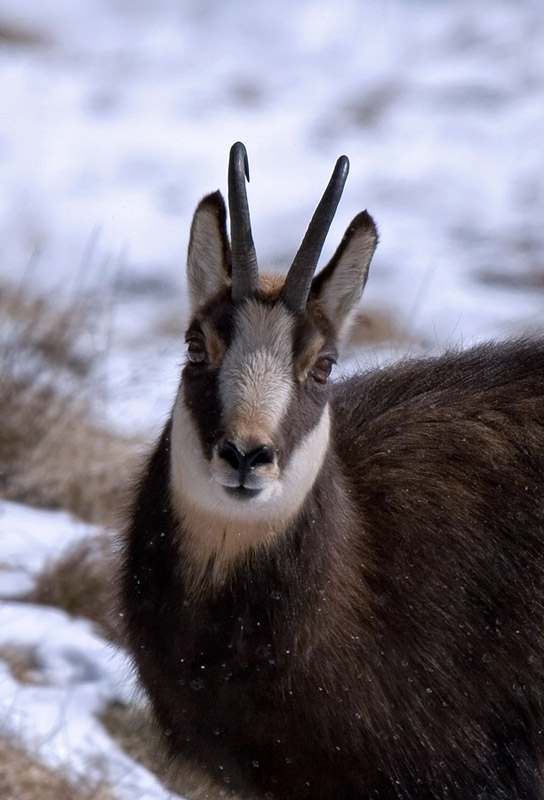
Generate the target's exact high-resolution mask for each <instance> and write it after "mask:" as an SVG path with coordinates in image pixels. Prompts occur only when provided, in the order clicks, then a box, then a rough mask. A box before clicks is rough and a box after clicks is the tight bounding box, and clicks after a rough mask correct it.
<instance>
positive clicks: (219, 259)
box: [173, 142, 377, 524]
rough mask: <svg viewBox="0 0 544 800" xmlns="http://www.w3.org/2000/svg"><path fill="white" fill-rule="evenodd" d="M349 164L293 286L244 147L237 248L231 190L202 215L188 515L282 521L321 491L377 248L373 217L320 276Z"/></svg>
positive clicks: (188, 417) (179, 448) (193, 301)
mask: <svg viewBox="0 0 544 800" xmlns="http://www.w3.org/2000/svg"><path fill="white" fill-rule="evenodd" d="M348 167H349V164H348V159H347V158H346V157H345V156H342V157H341V158H339V159H338V161H337V163H336V166H335V168H334V172H333V174H332V177H331V180H330V182H329V184H328V186H327V188H326V190H325V193H324V195H323V198H322V199H321V201H320V203H319V205H318V207H317V209H316V211H315V213H314V216H313V217H312V220H311V222H310V225H309V227H308V230H307V232H306V235H305V236H304V239H303V242H302V244H301V246H300V249H299V250H298V252H297V254H296V256H295V259H294V261H293V263H292V265H291V267H290V269H289V271H288V273H287V276H286V278H285V280H283V277H282V276H279V275H270V274H268V275H266V274H261V275H260V274H259V271H258V267H257V257H256V253H255V247H254V244H253V239H252V234H251V224H250V218H249V210H248V203H247V196H246V187H245V180H246V178H248V179H249V171H248V161H247V154H246V150H245V147H244V146H243V145H242V144H241V143H240V142H238V143H236V144H234V145H233V147H232V149H231V153H230V161H229V173H228V188H229V211H230V242H229V238H228V235H227V228H226V208H225V203H224V201H223V198H222V196H221V194H220V193H219V192H215V193H214V194H210V195H208V196H207V197H205V198H204V199H203V200H202V201H201V202H200V204H199V206H198V207H197V209H196V212H195V215H194V219H193V223H192V227H191V234H190V242H189V250H188V265H187V278H188V287H189V295H190V305H191V315H192V319H191V322H190V324H189V327H188V329H187V333H186V342H187V360H186V364H185V367H184V369H183V374H182V383H181V387H180V392H179V395H178V400H177V402H176V408H175V412H174V429H173V454H174V455H173V476H174V485H175V486H176V483H178V482H177V481H176V475H178V474H179V476H180V479H179V487H178V488H179V490H180V491H181V492H182V495H183V503H182V505H183V507H184V508H187V505H188V504H189V505H190V506H197V507H199V508H200V509H203V510H206V511H208V512H212V513H213V512H214V511H215V512H217V513H220V514H221V516H222V518H225V517H227V518H228V517H229V515H230V516H231V517H232V518H236V519H239V518H244V519H249V518H251V519H252V520H253V521H255V520H257V519H259V518H266V519H267V520H268V522H269V523H270V522H271V521H272V522H273V523H274V524H275V523H277V521H278V518H279V519H284V520H286V519H288V518H290V517H291V516H292V514H293V513H294V512H295V511H296V510H297V508H298V506H299V505H300V503H301V502H302V500H303V499H304V496H305V495H306V493H307V492H308V491H309V489H310V488H311V486H312V485H313V482H314V480H315V477H316V475H317V473H318V472H319V469H320V467H321V465H322V463H323V460H324V457H325V453H326V451H327V448H328V431H329V413H328V402H327V398H328V387H327V379H328V377H329V373H330V371H331V367H332V365H333V364H334V362H335V359H336V356H337V345H338V340H339V338H340V336H341V335H342V333H343V331H344V330H345V328H346V325H347V323H348V321H349V318H350V315H351V312H352V311H353V309H354V308H355V306H356V305H357V303H358V301H359V299H360V297H361V293H362V290H363V287H364V284H365V281H366V277H367V273H368V267H369V264H370V260H371V258H372V255H373V253H374V250H375V247H376V243H377V232H376V228H375V225H374V222H373V221H372V218H371V217H370V216H369V215H368V214H367V213H366V212H362V213H361V214H359V215H358V216H357V217H355V219H354V220H353V222H352V223H351V225H350V226H349V228H348V230H347V231H346V234H345V236H344V238H343V240H342V242H341V244H340V246H339V247H338V249H337V251H336V253H335V254H334V256H333V258H332V259H331V261H330V262H329V264H328V265H327V266H326V267H325V268H324V269H323V270H322V271H321V272H319V274H318V275H317V276H316V277H314V271H315V268H316V264H317V261H318V258H319V255H320V252H321V249H322V246H323V242H324V240H325V236H326V234H327V231H328V229H329V226H330V224H331V222H332V219H333V216H334V213H335V211H336V207H337V205H338V202H339V200H340V196H341V194H342V190H343V187H344V183H345V180H346V177H347V173H348Z"/></svg>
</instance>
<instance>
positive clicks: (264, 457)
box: [246, 444, 276, 468]
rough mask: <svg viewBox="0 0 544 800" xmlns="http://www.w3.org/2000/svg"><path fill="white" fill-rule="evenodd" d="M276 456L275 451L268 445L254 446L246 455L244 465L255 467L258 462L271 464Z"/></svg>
mask: <svg viewBox="0 0 544 800" xmlns="http://www.w3.org/2000/svg"><path fill="white" fill-rule="evenodd" d="M275 458H276V451H275V450H274V448H273V447H270V446H269V445H266V444H264V445H262V446H261V447H256V448H255V450H252V451H251V452H250V453H248V454H247V455H246V465H247V467H248V468H251V467H257V466H259V465H260V464H273V463H274V461H275Z"/></svg>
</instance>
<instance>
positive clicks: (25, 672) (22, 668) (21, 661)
mask: <svg viewBox="0 0 544 800" xmlns="http://www.w3.org/2000/svg"><path fill="white" fill-rule="evenodd" d="M0 661H3V662H4V663H5V664H7V666H8V668H9V670H10V672H11V674H12V675H13V677H14V678H15V680H16V681H17V682H18V683H20V684H23V685H27V686H43V685H44V679H43V677H42V676H41V675H40V674H39V673H38V671H37V669H36V662H35V660H34V656H33V653H32V649H30V648H28V647H21V646H19V645H15V644H4V645H1V646H0Z"/></svg>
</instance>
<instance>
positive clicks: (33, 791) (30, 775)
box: [0, 739, 114, 800]
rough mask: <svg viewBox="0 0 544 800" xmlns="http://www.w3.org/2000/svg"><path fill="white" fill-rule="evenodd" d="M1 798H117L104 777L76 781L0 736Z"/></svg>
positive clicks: (9, 799)
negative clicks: (101, 778)
mask: <svg viewBox="0 0 544 800" xmlns="http://www.w3.org/2000/svg"><path fill="white" fill-rule="evenodd" d="M0 797H1V798H2V800H114V797H113V794H112V793H111V791H110V790H109V789H108V787H107V785H106V784H105V782H104V781H102V780H96V781H93V779H91V778H86V779H85V780H78V781H75V780H73V779H70V778H68V777H67V776H66V775H64V774H63V773H62V772H60V771H58V770H54V769H51V768H50V767H47V766H46V765H45V764H43V763H41V762H40V761H38V760H37V759H36V758H34V757H33V756H32V755H31V754H30V753H29V752H28V751H27V750H25V749H24V748H23V747H22V746H21V745H19V744H15V743H13V742H8V741H6V740H5V739H0Z"/></svg>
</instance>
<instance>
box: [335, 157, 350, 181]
mask: <svg viewBox="0 0 544 800" xmlns="http://www.w3.org/2000/svg"><path fill="white" fill-rule="evenodd" d="M336 170H337V171H338V172H339V173H340V172H341V173H342V177H343V179H344V180H345V179H346V178H347V177H348V172H349V158H348V157H347V156H340V158H339V159H338V160H337V161H336V166H335V171H336Z"/></svg>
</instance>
